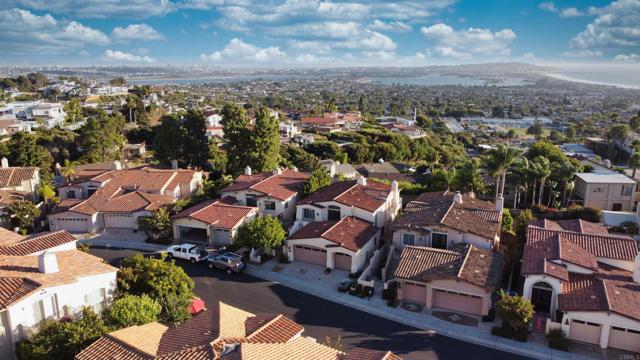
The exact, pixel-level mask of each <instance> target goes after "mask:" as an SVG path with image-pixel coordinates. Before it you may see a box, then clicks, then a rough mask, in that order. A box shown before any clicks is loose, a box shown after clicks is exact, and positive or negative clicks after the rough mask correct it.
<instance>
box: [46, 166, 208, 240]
mask: <svg viewBox="0 0 640 360" xmlns="http://www.w3.org/2000/svg"><path fill="white" fill-rule="evenodd" d="M97 173H98V174H97V175H94V174H92V175H91V176H88V177H82V178H79V179H76V180H75V181H72V182H71V183H68V184H65V185H62V186H60V187H58V193H59V195H60V199H61V201H60V203H58V204H57V205H56V207H55V208H54V209H53V211H52V212H51V214H49V217H48V218H49V226H50V228H51V229H52V230H61V229H65V230H67V231H69V232H78V233H96V232H99V231H101V230H103V229H108V228H118V229H130V230H136V229H137V227H138V224H137V220H138V218H139V217H141V216H149V215H151V211H153V210H155V209H157V208H159V207H161V206H165V205H168V204H171V203H173V202H175V201H176V200H178V199H182V198H186V197H189V196H191V195H192V194H193V193H194V192H195V191H196V190H197V189H198V188H199V187H200V185H201V184H202V176H203V174H202V172H200V171H194V170H184V169H157V168H152V167H142V168H135V169H126V170H123V169H120V167H119V165H117V166H116V168H115V169H113V170H107V171H102V172H100V171H98V172H97Z"/></svg>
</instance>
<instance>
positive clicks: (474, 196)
mask: <svg viewBox="0 0 640 360" xmlns="http://www.w3.org/2000/svg"><path fill="white" fill-rule="evenodd" d="M467 196H468V197H470V198H472V199H475V198H476V193H474V192H473V191H469V192H468V193H467Z"/></svg>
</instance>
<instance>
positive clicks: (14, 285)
mask: <svg viewBox="0 0 640 360" xmlns="http://www.w3.org/2000/svg"><path fill="white" fill-rule="evenodd" d="M39 287H40V284H39V283H37V282H35V281H33V280H30V279H27V278H13V277H0V310H3V309H6V308H7V307H8V306H10V305H11V304H13V303H15V302H16V301H18V300H20V299H22V298H23V297H24V296H26V295H28V294H29V293H31V292H32V291H34V290H36V289H37V288H39Z"/></svg>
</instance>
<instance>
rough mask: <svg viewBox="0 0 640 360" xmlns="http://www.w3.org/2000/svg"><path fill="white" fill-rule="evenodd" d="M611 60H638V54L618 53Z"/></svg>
mask: <svg viewBox="0 0 640 360" xmlns="http://www.w3.org/2000/svg"><path fill="white" fill-rule="evenodd" d="M613 61H621V62H640V55H638V54H618V55H616V56H614V57H613Z"/></svg>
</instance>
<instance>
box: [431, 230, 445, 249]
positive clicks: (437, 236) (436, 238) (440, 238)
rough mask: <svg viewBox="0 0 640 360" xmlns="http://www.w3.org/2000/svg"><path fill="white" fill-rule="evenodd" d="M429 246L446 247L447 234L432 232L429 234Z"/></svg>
mask: <svg viewBox="0 0 640 360" xmlns="http://www.w3.org/2000/svg"><path fill="white" fill-rule="evenodd" d="M431 247H434V248H436V249H446V248H447V234H441V233H432V234H431Z"/></svg>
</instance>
